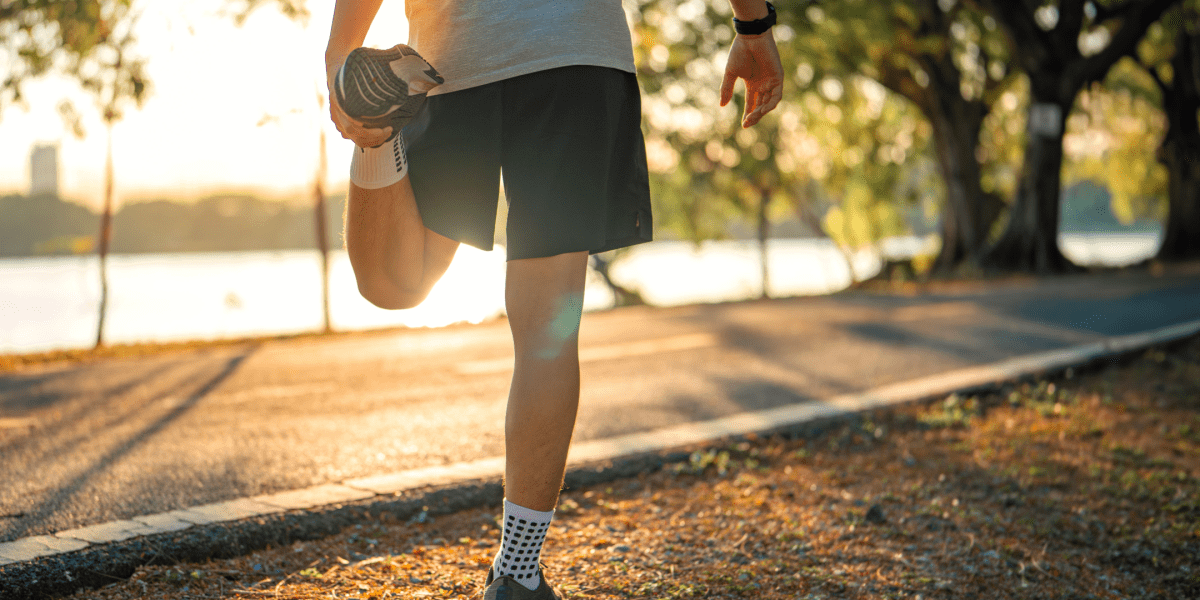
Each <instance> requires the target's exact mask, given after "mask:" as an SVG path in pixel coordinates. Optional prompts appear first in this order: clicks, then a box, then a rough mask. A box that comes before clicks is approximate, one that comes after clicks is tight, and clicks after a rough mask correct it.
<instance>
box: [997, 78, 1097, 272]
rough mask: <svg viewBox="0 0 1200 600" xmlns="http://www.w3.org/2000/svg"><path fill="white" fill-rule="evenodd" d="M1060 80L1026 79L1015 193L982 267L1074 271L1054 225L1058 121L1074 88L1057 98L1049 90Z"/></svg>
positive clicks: (1058, 188)
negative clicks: (1028, 93)
mask: <svg viewBox="0 0 1200 600" xmlns="http://www.w3.org/2000/svg"><path fill="white" fill-rule="evenodd" d="M1060 82H1061V78H1059V77H1057V76H1056V75H1055V74H1051V73H1040V74H1036V75H1035V74H1031V75H1030V84H1031V88H1032V90H1033V91H1032V98H1031V99H1032V100H1033V102H1032V103H1031V105H1030V107H1029V127H1028V137H1027V139H1026V141H1025V158H1024V162H1023V164H1022V166H1021V174H1020V177H1019V179H1018V181H1017V195H1016V198H1015V199H1014V200H1013V203H1012V206H1011V207H1010V208H1009V211H1008V224H1007V225H1006V226H1005V229H1004V233H1003V235H1001V237H1000V239H999V240H998V241H997V242H996V244H995V245H993V246H992V247H991V248H989V249H988V252H987V254H985V256H984V260H983V266H984V267H985V268H991V269H997V270H1001V271H1021V272H1035V273H1063V272H1067V271H1070V270H1072V268H1073V266H1072V265H1071V263H1070V262H1069V261H1068V260H1067V259H1066V257H1065V256H1063V254H1062V252H1061V251H1059V248H1058V224H1059V204H1060V196H1061V185H1062V161H1063V123H1064V122H1065V119H1066V115H1067V113H1068V112H1069V111H1070V109H1071V107H1072V106H1073V105H1074V103H1075V102H1074V101H1075V95H1076V94H1078V92H1079V90H1078V89H1074V90H1070V94H1069V98H1065V99H1058V98H1056V97H1055V94H1054V93H1053V92H1049V91H1048V90H1052V89H1056V88H1057V87H1058V86H1059V84H1060ZM1064 95H1067V94H1064ZM1055 113H1057V114H1055Z"/></svg>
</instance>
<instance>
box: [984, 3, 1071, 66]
mask: <svg viewBox="0 0 1200 600" xmlns="http://www.w3.org/2000/svg"><path fill="white" fill-rule="evenodd" d="M974 1H975V2H977V3H978V5H979V6H980V7H981V8H982V9H983V10H985V11H986V12H987V13H988V14H990V15H992V17H993V18H995V19H996V20H997V21H998V22H999V23H1000V24H1001V25H1002V29H1004V33H1005V35H1007V36H1008V38H1009V43H1010V47H1011V48H1012V49H1013V54H1014V57H1015V58H1016V59H1017V62H1018V63H1020V65H1021V68H1022V70H1024V71H1025V72H1027V73H1033V72H1037V71H1040V70H1042V67H1043V65H1044V64H1046V63H1047V62H1048V61H1049V60H1050V57H1051V56H1053V55H1054V54H1053V48H1054V42H1053V40H1052V39H1051V37H1050V35H1049V34H1048V33H1047V32H1045V31H1043V30H1042V28H1041V27H1040V26H1038V24H1037V20H1036V19H1034V12H1035V11H1036V7H1035V6H1031V5H1030V4H1029V3H1028V2H1021V3H1020V8H1017V7H1014V6H1013V2H1011V0H1010V1H1004V2H1002V1H1000V0H974Z"/></svg>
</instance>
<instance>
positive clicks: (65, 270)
mask: <svg viewBox="0 0 1200 600" xmlns="http://www.w3.org/2000/svg"><path fill="white" fill-rule="evenodd" d="M927 243H928V241H927V240H922V239H916V238H903V239H895V240H887V241H886V243H884V244H882V245H881V249H882V251H883V253H885V254H887V255H890V256H896V255H911V254H913V253H915V252H917V251H919V249H920V248H922V247H923V246H924V245H926V244H927ZM1160 243H1161V240H1160V236H1159V235H1157V234H1143V235H1136V234H1135V235H1064V236H1061V237H1060V246H1061V247H1062V249H1063V253H1064V254H1066V255H1067V257H1068V258H1070V259H1072V260H1074V261H1075V262H1077V263H1080V264H1104V265H1120V264H1129V263H1133V262H1137V261H1140V260H1144V259H1146V258H1148V257H1150V256H1153V255H1154V253H1155V252H1156V251H1157V249H1158V246H1159V244H1160ZM769 249H770V250H769V257H770V259H769V269H770V271H769V279H770V290H769V291H770V293H771V295H772V296H775V297H782V296H798V295H815V294H827V293H831V292H835V291H838V290H841V289H844V288H846V287H847V286H849V285H850V282H851V276H850V271H849V270H848V269H847V266H846V262H845V258H844V257H843V255H842V254H841V253H840V252H838V250H837V248H835V247H834V246H833V245H832V244H831V243H830V242H829V241H828V240H819V239H775V240H771V241H770V245H769ZM853 260H854V263H855V265H854V269H855V272H856V273H857V275H858V277H860V278H863V277H870V276H872V275H874V274H876V273H878V271H879V268H880V264H881V260H880V255H879V253H878V252H876V251H863V252H859V253H858V254H856V255H855V256H854V257H853ZM319 264H320V261H319V257H318V255H317V254H316V253H315V252H311V251H288V252H237V253H210V254H203V253H201V254H162V255H119V256H112V257H110V258H109V314H108V322H107V324H106V332H105V339H106V341H108V342H109V343H125V342H143V341H176V340H196V339H217V338H231V337H240V336H246V335H264V334H281V333H296V332H303V331H313V330H317V329H319V328H320V326H321V293H320V271H319ZM612 275H613V278H614V279H615V280H617V281H619V282H620V283H622V285H625V286H627V287H630V288H633V289H637V290H639V292H640V293H641V294H642V297H643V298H645V299H646V301H648V302H650V303H652V304H655V305H660V306H671V305H680V304H691V303H701V302H723V301H730V300H741V299H746V298H753V297H757V296H758V295H759V294H760V292H761V288H762V280H761V276H760V267H759V259H758V245H757V243H755V242H752V241H724V242H710V243H706V244H704V245H702V246H700V247H699V248H697V247H695V246H693V245H692V244H690V243H688V242H653V243H650V244H644V245H641V246H638V247H635V248H634V249H632V250H631V251H630V253H629V254H628V255H626V256H624V257H622V259H621V260H620V261H619V262H617V263H614V264H613V266H612ZM329 294H330V313H331V317H330V320H331V321H332V325H333V327H334V329H338V330H361V329H371V328H378V327H389V326H397V325H404V326H409V327H437V326H442V325H447V324H450V323H457V322H464V321H466V322H472V323H478V322H481V321H484V320H487V319H491V318H494V317H496V316H499V315H501V314H503V311H504V250H503V248H498V249H497V250H495V251H493V252H481V251H478V250H475V249H474V248H470V247H467V246H462V247H461V248H460V250H459V252H458V255H457V256H456V257H455V259H454V262H453V263H452V264H451V266H450V269H449V270H448V271H447V272H446V275H445V276H444V277H443V278H442V280H441V281H440V282H438V284H437V286H436V287H435V288H434V289H433V292H432V293H431V294H430V296H429V298H428V299H426V301H425V302H424V303H423V304H422V305H421V306H419V307H417V308H414V309H411V310H404V311H385V310H381V309H378V308H376V307H374V306H372V305H371V304H369V303H368V302H367V301H365V300H363V299H362V298H361V297H360V296H359V295H358V290H357V288H356V286H355V284H354V275H353V273H352V272H351V270H350V263H349V260H348V258H347V257H346V254H345V252H343V251H338V252H333V253H332V254H331V262H330V291H329ZM99 297H100V284H99V274H98V261H97V260H96V258H95V257H94V256H86V257H46V258H21V259H7V260H0V353H18V352H36V351H42V350H51V349H61V348H86V347H89V346H91V345H92V343H93V342H94V340H95V335H96V320H97V315H96V307H97V303H98V301H99ZM612 303H613V298H612V294H611V292H610V291H609V290H608V288H607V287H606V286H605V285H604V283H603V281H602V280H601V279H600V277H599V276H598V275H596V274H595V273H589V276H588V285H587V289H586V291H585V298H584V309H585V310H599V309H604V308H608V307H611V306H612Z"/></svg>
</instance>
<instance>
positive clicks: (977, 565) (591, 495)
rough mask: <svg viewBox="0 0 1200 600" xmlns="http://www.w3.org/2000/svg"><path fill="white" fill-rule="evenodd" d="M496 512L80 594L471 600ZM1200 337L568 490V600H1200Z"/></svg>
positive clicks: (564, 524)
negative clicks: (817, 431)
mask: <svg viewBox="0 0 1200 600" xmlns="http://www.w3.org/2000/svg"><path fill="white" fill-rule="evenodd" d="M496 518H497V515H496V513H495V511H494V510H492V509H491V508H488V509H477V510H470V511H465V512H460V513H455V514H450V515H443V516H438V517H432V516H429V515H425V514H419V515H418V516H417V517H415V518H413V519H409V520H404V521H400V520H396V519H389V518H387V517H386V516H385V517H383V518H381V519H380V520H377V521H370V522H363V523H361V524H359V525H357V526H355V527H353V528H351V529H349V530H346V531H344V532H343V533H341V534H339V535H336V536H332V537H330V538H326V539H323V540H319V541H315V542H297V543H295V544H292V545H290V546H286V547H280V548H272V549H268V550H264V551H260V552H256V553H254V554H251V555H248V556H245V557H241V558H236V559H231V560H222V561H211V562H207V563H197V564H179V565H174V566H151V567H144V568H142V569H140V570H139V571H138V572H137V573H136V574H134V575H133V576H132V577H131V578H130V579H128V580H125V581H120V582H115V583H113V584H112V585H110V586H108V587H105V588H102V589H99V590H87V591H81V592H79V593H78V594H77V595H76V596H74V597H75V598H96V599H103V600H117V599H125V598H160V599H171V600H176V599H179V600H182V599H185V598H188V599H191V598H246V599H250V598H292V599H317V598H361V599H381V598H442V597H446V598H470V597H475V596H476V595H477V594H479V593H480V592H481V586H482V581H483V574H484V570H485V569H486V567H487V565H488V564H489V562H490V559H491V556H492V553H493V552H494V545H495V543H496V540H497V539H498V530H497V527H496ZM1197 556H1200V337H1194V338H1192V339H1190V340H1188V341H1186V342H1182V343H1178V344H1175V345H1172V346H1171V347H1168V348H1165V349H1152V350H1149V351H1146V352H1143V353H1140V354H1139V355H1137V356H1133V357H1129V358H1127V359H1126V360H1123V361H1113V362H1111V363H1102V364H1099V365H1096V366H1093V367H1091V368H1088V369H1085V370H1082V371H1080V372H1073V371H1066V372H1064V373H1060V374H1057V375H1055V376H1053V377H1050V378H1043V379H1038V380H1031V381H1027V382H1022V383H1014V384H1010V385H1007V386H1005V387H1004V388H1002V389H999V390H996V391H993V392H989V393H984V394H977V395H954V396H950V397H947V398H942V399H938V400H936V401H933V402H930V403H925V404H923V405H911V406H907V407H903V408H899V409H895V410H891V411H880V412H877V413H874V414H869V415H863V416H862V417H861V418H859V419H857V420H855V421H853V422H843V423H839V424H836V425H833V426H829V427H827V428H826V429H825V430H824V431H823V432H820V433H809V434H803V435H792V436H784V435H776V436H770V437H761V438H752V439H747V440H740V441H736V442H731V443H728V444H724V445H718V446H712V447H706V448H699V449H696V450H695V452H693V453H692V454H691V457H690V459H689V460H688V461H686V462H684V463H679V464H675V465H670V466H668V467H667V468H665V469H663V470H661V471H658V472H655V473H648V474H644V475H643V476H640V477H638V478H636V479H628V480H622V481H617V482H614V483H611V484H605V485H600V486H596V487H592V488H585V489H572V490H567V491H566V492H565V493H564V494H563V497H562V500H561V502H560V505H559V508H558V514H557V516H556V519H555V523H554V525H553V531H552V535H551V537H550V541H549V542H548V546H547V551H546V557H545V563H546V569H547V573H548V574H549V576H550V578H551V581H553V582H554V583H555V584H556V585H558V586H559V587H560V588H561V590H562V591H563V592H564V594H565V596H566V597H568V598H768V599H775V598H778V599H783V598H787V599H797V598H801V599H817V598H1147V599H1150V598H1162V599H1177V598H1195V597H1200V562H1198V561H1197V559H1196V557H1197Z"/></svg>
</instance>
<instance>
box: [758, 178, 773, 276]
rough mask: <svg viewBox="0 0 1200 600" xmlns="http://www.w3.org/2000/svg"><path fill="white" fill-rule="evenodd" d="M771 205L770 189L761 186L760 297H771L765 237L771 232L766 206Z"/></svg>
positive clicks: (759, 199)
mask: <svg viewBox="0 0 1200 600" xmlns="http://www.w3.org/2000/svg"><path fill="white" fill-rule="evenodd" d="M770 205H771V190H770V189H767V188H763V189H760V190H759V195H758V260H759V264H760V266H761V269H762V298H763V299H764V300H765V299H767V298H770V297H771V292H770V290H771V276H770V261H769V260H768V257H767V238H768V237H769V236H770V234H771V220H770V219H769V218H767V208H768V207H770Z"/></svg>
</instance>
